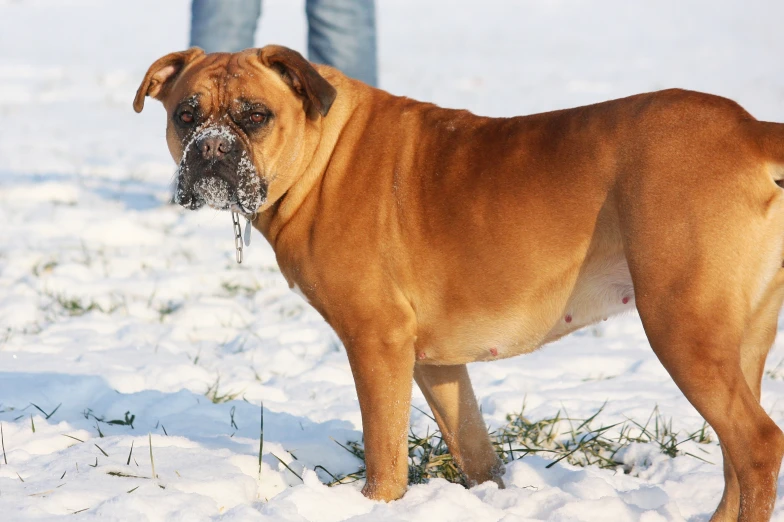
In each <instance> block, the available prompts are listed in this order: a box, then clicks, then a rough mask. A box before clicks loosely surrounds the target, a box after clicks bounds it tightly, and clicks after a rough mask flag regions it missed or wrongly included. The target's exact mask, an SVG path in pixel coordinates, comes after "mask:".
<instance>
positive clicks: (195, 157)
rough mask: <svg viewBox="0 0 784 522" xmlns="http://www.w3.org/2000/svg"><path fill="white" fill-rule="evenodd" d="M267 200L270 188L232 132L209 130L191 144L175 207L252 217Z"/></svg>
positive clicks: (200, 132) (184, 156) (183, 162)
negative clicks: (210, 209) (212, 210)
mask: <svg viewBox="0 0 784 522" xmlns="http://www.w3.org/2000/svg"><path fill="white" fill-rule="evenodd" d="M266 197H267V184H266V183H265V182H263V181H262V179H261V178H260V177H259V175H258V173H257V172H256V168H255V167H254V166H253V162H252V161H251V160H250V156H249V155H248V151H247V150H246V149H245V147H244V145H243V144H242V141H241V140H240V139H239V138H238V137H237V136H236V134H234V132H233V131H232V130H231V129H230V128H228V127H225V126H210V127H206V128H203V129H200V130H197V131H196V132H195V133H194V134H193V136H192V137H191V138H190V139H189V140H188V143H187V144H186V146H185V147H184V149H183V153H182V159H181V160H180V164H179V167H178V169H177V175H176V189H175V191H174V202H175V203H178V204H180V205H182V206H183V207H185V208H188V209H191V210H196V209H199V208H201V207H203V206H204V205H209V206H210V207H212V208H214V209H217V210H229V209H231V210H234V211H236V212H240V213H242V214H245V215H252V214H255V213H256V210H257V209H258V208H259V207H260V206H261V205H263V204H264V201H265V200H266Z"/></svg>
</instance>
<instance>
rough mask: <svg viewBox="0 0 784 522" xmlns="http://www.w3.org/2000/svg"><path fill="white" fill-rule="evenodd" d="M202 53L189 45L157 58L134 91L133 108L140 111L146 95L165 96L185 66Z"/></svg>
mask: <svg viewBox="0 0 784 522" xmlns="http://www.w3.org/2000/svg"><path fill="white" fill-rule="evenodd" d="M203 55H204V51H202V50H201V49H199V48H198V47H191V48H190V49H188V50H187V51H180V52H176V53H171V54H167V55H166V56H164V57H163V58H158V59H157V60H156V61H155V63H153V64H152V65H151V66H150V68H149V69H147V74H145V75H144V79H143V80H142V83H141V85H139V90H137V91H136V98H134V100H133V110H135V111H136V112H142V109H143V108H144V98H145V97H146V96H150V97H152V98H156V99H158V100H160V99H162V98H163V97H165V96H166V93H167V91H168V89H169V87H171V85H172V83H173V82H174V80H175V79H176V78H177V76H179V75H180V73H181V72H182V70H183V69H184V68H185V66H186V65H188V64H189V63H191V62H192V61H193V60H195V59H196V58H198V57H200V56H203Z"/></svg>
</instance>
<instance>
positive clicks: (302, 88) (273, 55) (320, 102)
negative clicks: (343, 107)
mask: <svg viewBox="0 0 784 522" xmlns="http://www.w3.org/2000/svg"><path fill="white" fill-rule="evenodd" d="M259 60H260V61H261V63H262V64H264V65H266V66H267V67H270V68H271V69H274V70H275V71H277V72H278V74H280V76H281V77H282V78H283V81H284V82H286V83H287V84H288V86H289V87H291V88H292V90H294V92H296V93H297V94H298V95H299V96H301V97H302V98H303V99H305V100H307V101H308V102H310V103H311V104H313V106H314V107H315V108H316V110H317V111H318V112H319V114H321V115H322V116H326V115H327V113H328V112H329V108H330V107H331V106H332V102H334V101H335V96H337V91H336V90H335V88H334V87H333V86H332V85H330V83H329V82H328V81H327V80H325V79H324V77H323V76H321V75H320V74H319V73H318V71H316V69H315V68H314V67H313V66H312V65H311V64H310V62H308V61H307V60H306V59H305V58H303V57H302V55H301V54H299V53H298V52H297V51H294V50H291V49H289V48H287V47H282V46H279V45H268V46H266V47H264V48H262V49H259Z"/></svg>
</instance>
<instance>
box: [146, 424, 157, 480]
mask: <svg viewBox="0 0 784 522" xmlns="http://www.w3.org/2000/svg"><path fill="white" fill-rule="evenodd" d="M147 440H148V441H149V442H150V467H152V479H153V480H155V479H156V478H158V475H156V474H155V458H153V456H152V434H151V433H148V434H147Z"/></svg>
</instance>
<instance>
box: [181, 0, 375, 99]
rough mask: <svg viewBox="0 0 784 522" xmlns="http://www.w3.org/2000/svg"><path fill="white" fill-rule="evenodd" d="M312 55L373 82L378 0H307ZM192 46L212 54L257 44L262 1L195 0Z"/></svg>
mask: <svg viewBox="0 0 784 522" xmlns="http://www.w3.org/2000/svg"><path fill="white" fill-rule="evenodd" d="M305 12H306V14H307V17H308V59H310V60H311V61H313V62H317V63H323V64H326V65H331V66H332V67H336V68H338V69H340V70H341V71H343V73H345V74H346V75H348V76H351V77H352V78H356V79H358V80H361V81H363V82H365V83H367V84H369V85H373V86H375V85H376V84H377V83H378V81H377V74H378V73H377V66H376V5H375V1H374V0H307V3H306V5H305ZM191 16H192V19H191V45H195V46H198V47H201V48H202V49H204V50H205V51H207V52H208V53H210V52H217V51H224V52H236V51H240V50H242V49H247V48H249V47H253V37H254V34H255V32H256V24H257V23H258V20H259V16H261V1H260V0H193V2H192V4H191Z"/></svg>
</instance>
